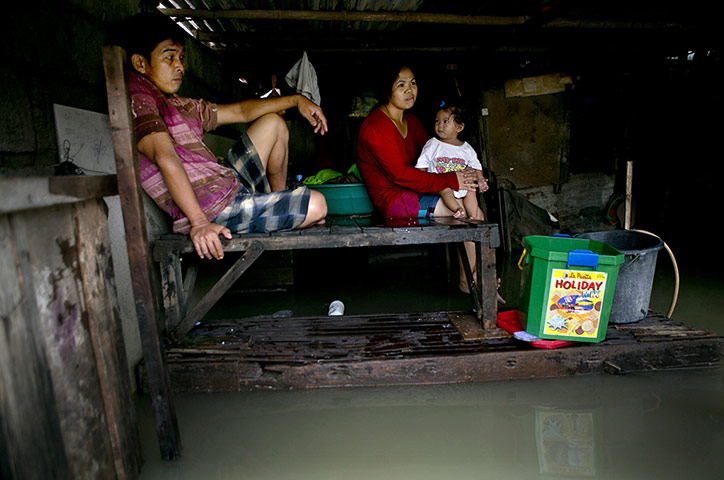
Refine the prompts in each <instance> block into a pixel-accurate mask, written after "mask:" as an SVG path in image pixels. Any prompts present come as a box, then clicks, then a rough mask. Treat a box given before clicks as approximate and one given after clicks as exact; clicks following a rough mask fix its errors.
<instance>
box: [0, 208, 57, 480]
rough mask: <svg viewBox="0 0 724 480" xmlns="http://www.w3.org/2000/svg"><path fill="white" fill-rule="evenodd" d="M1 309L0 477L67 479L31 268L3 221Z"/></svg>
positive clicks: (0, 228)
mask: <svg viewBox="0 0 724 480" xmlns="http://www.w3.org/2000/svg"><path fill="white" fill-rule="evenodd" d="M22 240H23V239H22V238H21V241H22ZM0 309H1V311H0V322H1V323H2V328H0V450H1V451H2V452H3V454H2V455H0V476H1V477H2V478H70V472H69V467H68V459H67V457H66V454H65V449H64V445H63V437H62V434H61V427H60V418H59V415H58V411H57V409H56V406H55V395H54V392H53V385H52V378H51V376H50V369H49V367H48V362H47V359H46V356H45V350H44V345H43V341H42V339H43V335H42V325H41V322H40V315H39V313H38V308H37V305H36V303H35V285H34V284H33V275H32V273H31V268H30V262H29V259H28V257H27V255H20V252H19V251H18V249H17V247H16V240H15V235H14V234H13V229H12V227H11V225H10V221H9V219H8V216H7V215H3V216H0Z"/></svg>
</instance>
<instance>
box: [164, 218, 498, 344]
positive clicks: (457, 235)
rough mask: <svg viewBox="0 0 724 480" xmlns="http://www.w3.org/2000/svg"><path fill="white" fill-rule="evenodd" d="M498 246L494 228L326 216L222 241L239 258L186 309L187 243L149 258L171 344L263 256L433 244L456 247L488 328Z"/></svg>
mask: <svg viewBox="0 0 724 480" xmlns="http://www.w3.org/2000/svg"><path fill="white" fill-rule="evenodd" d="M463 242H473V243H474V244H475V246H476V253H477V254H476V257H477V266H476V270H477V272H480V274H479V278H480V280H481V281H480V282H478V283H477V284H475V283H473V282H471V272H470V266H469V262H468V261H467V255H466V252H465V249H464V248H462V245H463ZM499 242H500V240H499V233H498V226H497V225H496V224H489V223H482V222H463V221H459V220H455V219H452V218H442V219H438V220H437V221H435V222H430V224H428V225H422V226H405V227H386V226H384V225H381V224H379V223H376V222H374V221H373V220H371V219H370V218H366V217H361V218H359V217H353V216H338V217H328V219H327V223H326V224H325V225H324V226H318V227H314V228H309V229H303V230H295V231H291V232H275V233H271V234H245V235H235V236H234V237H233V238H232V239H231V240H226V239H224V240H223V244H224V251H225V252H244V254H243V255H242V256H241V257H240V258H239V259H238V260H237V261H236V262H235V263H234V264H233V265H232V266H231V267H230V268H229V270H228V271H227V272H226V273H225V274H224V275H223V276H222V277H221V278H220V279H219V280H218V281H217V282H216V283H215V285H214V286H213V287H212V288H211V289H210V290H209V291H208V292H207V293H206V295H205V296H204V297H203V298H201V299H200V300H199V301H198V302H196V303H195V304H194V305H193V306H191V305H189V297H190V293H191V291H192V290H193V286H194V282H195V278H196V275H197V268H196V266H197V265H198V264H199V262H195V263H194V265H193V266H191V267H189V268H187V271H186V274H185V276H184V275H183V272H182V268H181V257H182V255H184V254H187V253H191V252H193V246H192V244H191V241H190V240H189V238H188V237H187V236H185V235H166V236H163V237H162V238H160V239H159V240H157V241H156V242H155V244H154V248H153V257H154V260H155V261H156V262H159V264H160V265H161V282H162V287H163V301H164V307H165V311H166V322H167V323H166V328H167V330H168V331H169V336H170V338H171V339H172V340H173V341H175V342H178V341H180V340H181V339H182V338H183V337H184V336H185V335H186V334H187V333H188V332H189V331H190V330H191V329H192V328H193V327H194V325H196V323H197V322H199V321H201V319H202V318H203V317H204V315H206V313H208V311H209V310H210V309H211V308H212V307H213V305H214V304H215V303H216V301H218V300H219V299H220V298H221V296H222V295H223V294H224V293H225V292H226V291H227V290H228V289H229V287H231V285H233V283H234V282H236V280H237V279H238V278H239V277H240V276H241V275H242V274H243V273H244V272H245V271H247V269H248V268H249V267H250V266H251V265H252V264H253V263H254V262H255V261H256V260H257V259H258V258H259V257H260V256H261V254H262V253H263V252H265V251H273V250H300V249H319V248H347V247H374V246H395V245H425V244H439V243H448V244H455V245H457V246H458V247H459V248H458V250H459V251H460V253H461V255H462V256H463V258H464V259H465V261H463V262H462V263H463V266H464V267H466V268H465V270H466V275H467V279H468V285H470V286H471V298H472V302H473V310H474V311H475V313H476V317H477V319H478V321H480V322H482V326H483V328H485V329H493V328H495V326H496V315H497V301H496V282H497V280H496V263H495V248H497V247H498V246H499ZM201 262H204V261H203V260H202V261H201Z"/></svg>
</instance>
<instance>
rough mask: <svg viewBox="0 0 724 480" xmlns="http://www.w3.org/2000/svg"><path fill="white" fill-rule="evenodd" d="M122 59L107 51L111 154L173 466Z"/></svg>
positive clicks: (173, 440) (171, 420)
mask: <svg viewBox="0 0 724 480" xmlns="http://www.w3.org/2000/svg"><path fill="white" fill-rule="evenodd" d="M124 58H125V52H124V51H123V49H121V48H120V47H103V68H104V71H105V76H106V91H107V94H108V113H109V120H110V125H111V134H112V138H113V150H114V152H115V156H116V173H117V176H118V193H119V196H120V198H121V208H122V211H123V222H124V229H125V232H126V246H127V248H128V260H129V264H130V271H131V284H132V289H133V295H134V297H135V300H136V315H137V318H138V326H139V329H140V332H141V346H142V349H143V357H144V361H145V363H146V369H147V371H148V374H149V382H148V383H149V385H150V392H151V398H153V399H154V401H153V406H154V415H155V419H156V432H157V434H158V437H159V447H160V449H161V456H162V457H163V458H164V459H166V460H171V459H175V458H178V456H179V454H180V451H181V438H180V435H179V431H178V422H177V419H176V410H175V407H174V404H173V398H172V394H171V383H170V379H169V377H168V370H167V368H166V355H165V351H164V348H165V347H164V345H163V342H162V340H161V332H160V329H159V323H160V322H159V317H160V314H159V313H160V309H159V307H158V305H157V297H156V295H155V294H154V292H153V284H152V281H151V279H152V273H151V268H152V265H151V255H150V248H149V245H148V235H147V232H146V218H145V215H144V211H143V202H142V191H141V185H140V181H139V175H138V165H137V162H136V155H137V152H136V144H135V140H134V138H135V136H134V131H133V120H132V116H131V107H130V105H131V104H130V100H129V96H128V87H127V85H126V80H125V74H124V65H123V63H124Z"/></svg>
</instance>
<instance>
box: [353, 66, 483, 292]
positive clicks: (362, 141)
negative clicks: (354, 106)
mask: <svg viewBox="0 0 724 480" xmlns="http://www.w3.org/2000/svg"><path fill="white" fill-rule="evenodd" d="M389 88H390V90H389V92H388V97H387V101H386V103H384V104H383V105H382V106H381V107H379V108H377V109H375V110H374V111H372V112H371V113H370V114H369V115H368V116H367V118H366V119H365V121H364V122H363V123H362V127H361V128H360V132H359V137H358V139H357V155H358V157H359V160H358V162H357V166H358V168H359V171H360V174H361V175H362V178H363V180H364V183H365V187H366V188H367V191H368V192H369V195H370V199H371V200H372V204H373V205H374V206H375V208H376V209H377V210H378V211H379V212H380V213H382V214H383V215H384V216H385V217H386V218H433V217H446V216H452V215H453V213H454V212H452V211H450V210H449V209H448V208H447V207H446V206H445V205H444V204H443V202H440V201H439V200H440V197H439V195H437V192H440V191H442V190H444V189H445V188H448V187H450V188H452V189H453V190H461V189H467V190H471V191H475V190H477V189H478V176H477V173H476V171H475V170H473V169H466V170H460V171H456V172H448V173H442V174H439V173H428V172H424V171H422V170H418V169H416V168H415V163H416V161H417V158H418V156H419V155H420V151H421V150H422V147H423V145H424V144H425V142H426V141H427V140H428V139H429V136H428V135H427V133H426V132H425V129H424V128H422V125H421V124H420V121H419V120H418V119H417V118H416V117H415V116H414V115H413V114H412V113H410V112H409V111H408V110H410V109H411V108H412V107H413V105H415V101H416V100H417V80H416V79H415V75H414V74H413V72H412V70H410V69H409V68H408V67H404V66H403V67H401V68H399V69H397V71H396V72H395V78H394V81H393V82H392V83H391V84H389ZM466 246H467V245H466ZM471 247H472V245H471ZM468 251H469V252H474V248H471V249H468ZM469 256H470V255H469ZM470 258H471V260H472V259H474V254H473V255H472V256H470ZM474 265H475V262H474V261H471V266H472V267H473V268H474ZM460 289H461V290H463V291H465V292H467V291H468V286H467V283H466V282H465V281H464V275H463V274H462V269H461V278H460Z"/></svg>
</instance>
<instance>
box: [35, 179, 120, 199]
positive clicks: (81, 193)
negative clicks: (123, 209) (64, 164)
mask: <svg viewBox="0 0 724 480" xmlns="http://www.w3.org/2000/svg"><path fill="white" fill-rule="evenodd" d="M48 190H49V191H50V193H53V194H56V195H69V196H72V197H75V198H77V199H90V198H103V197H111V196H113V195H118V181H117V178H116V176H115V175H81V176H64V177H50V178H49V179H48Z"/></svg>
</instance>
